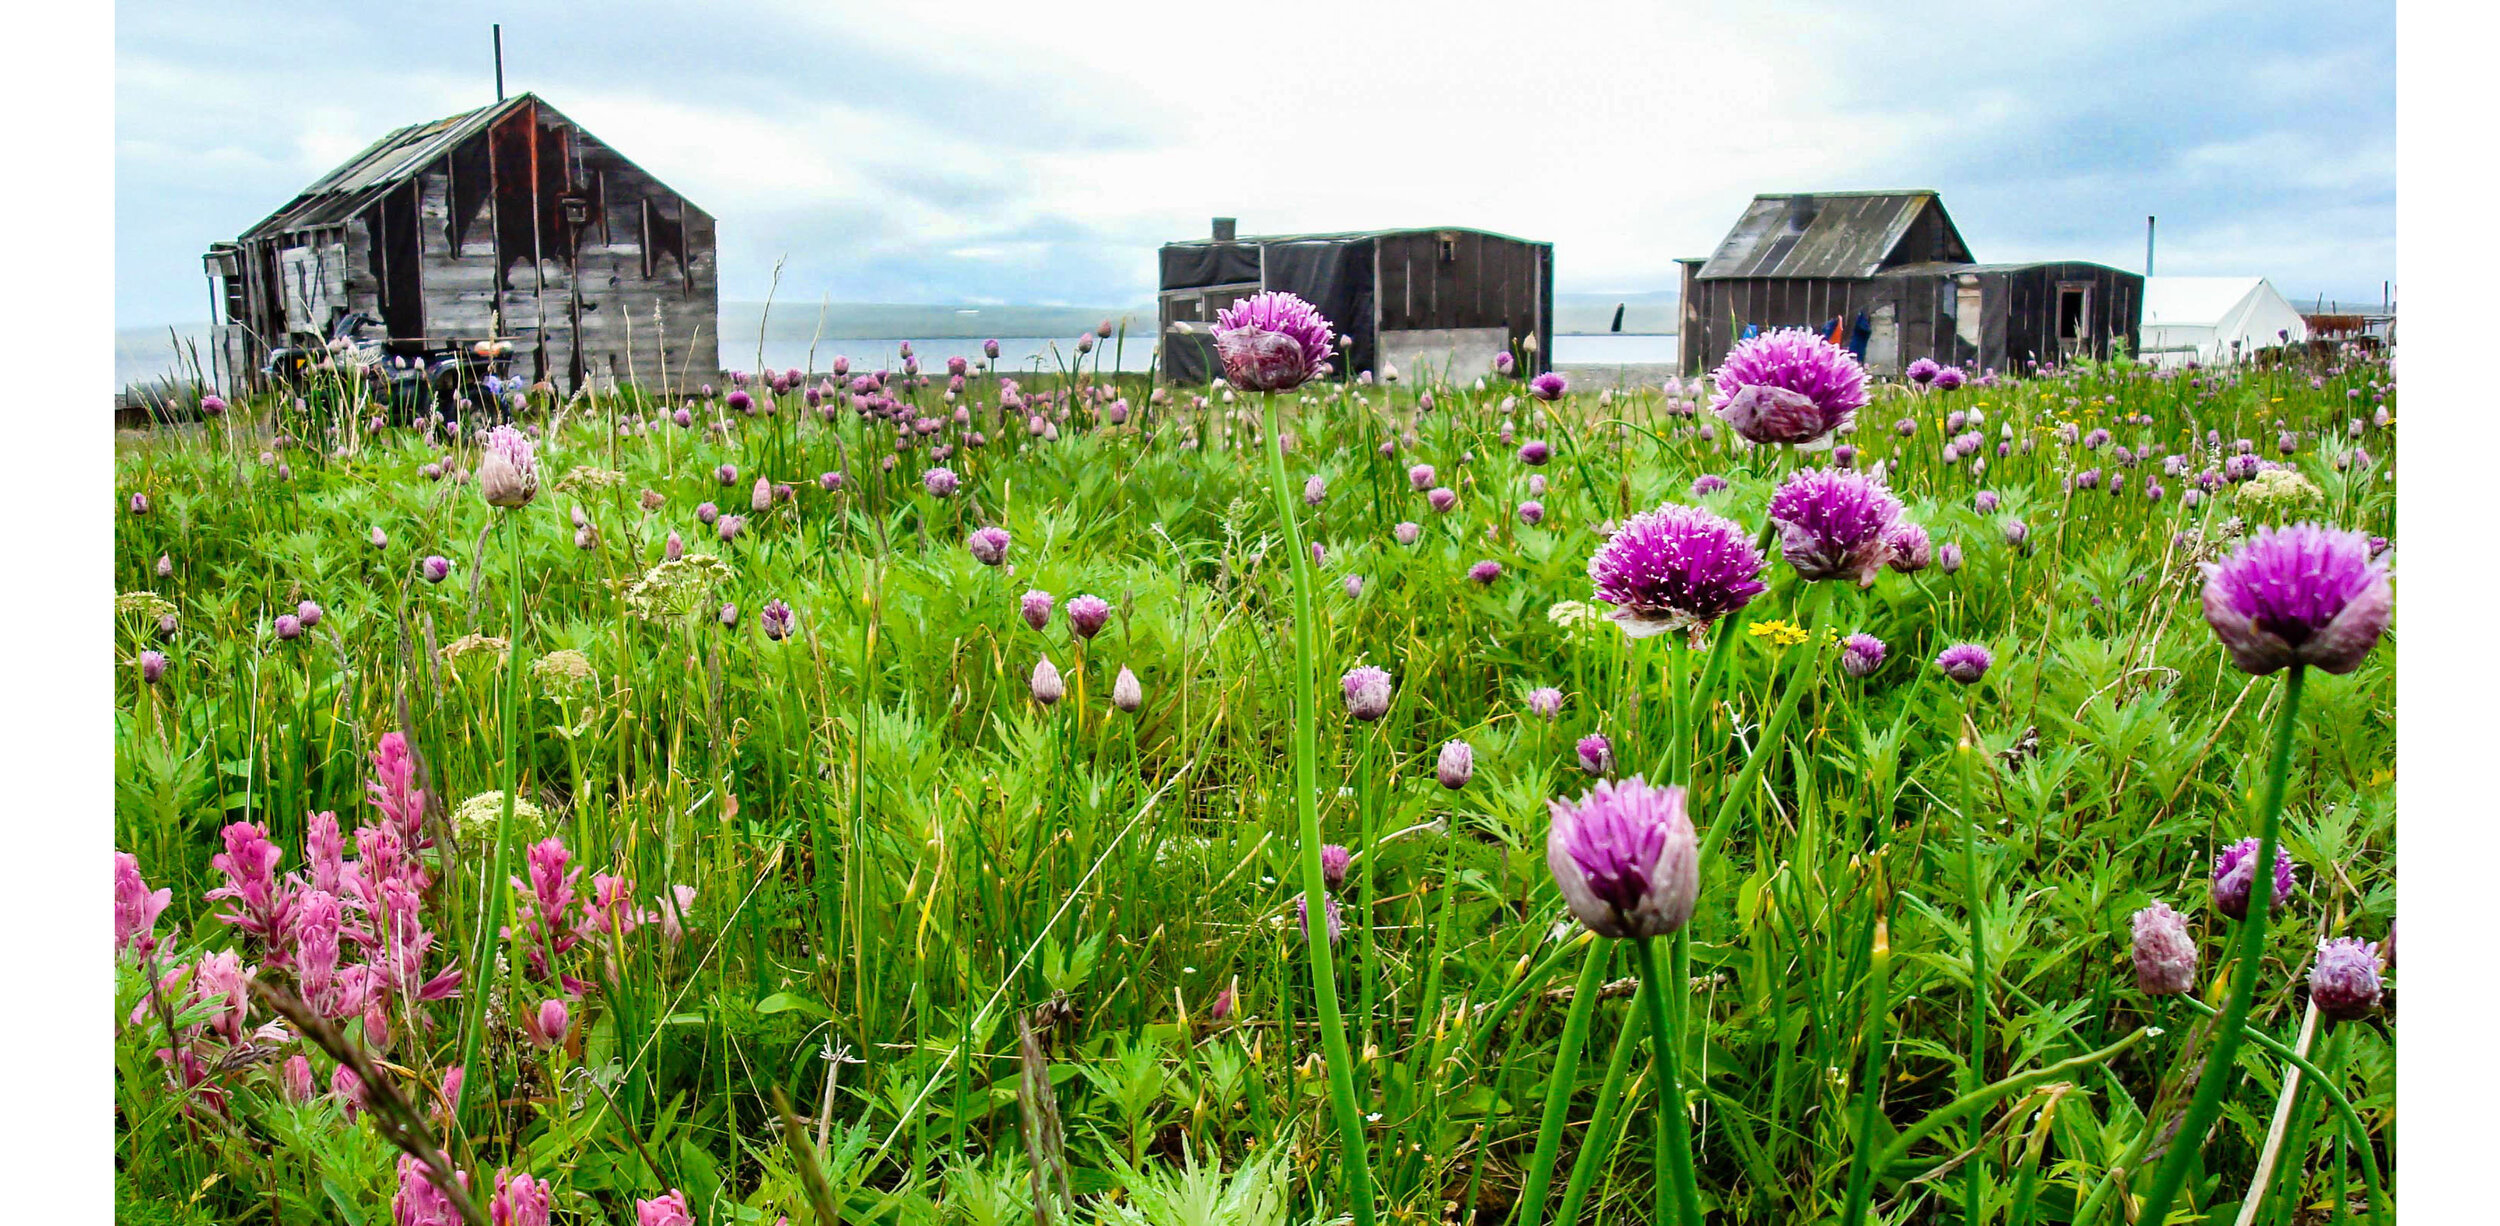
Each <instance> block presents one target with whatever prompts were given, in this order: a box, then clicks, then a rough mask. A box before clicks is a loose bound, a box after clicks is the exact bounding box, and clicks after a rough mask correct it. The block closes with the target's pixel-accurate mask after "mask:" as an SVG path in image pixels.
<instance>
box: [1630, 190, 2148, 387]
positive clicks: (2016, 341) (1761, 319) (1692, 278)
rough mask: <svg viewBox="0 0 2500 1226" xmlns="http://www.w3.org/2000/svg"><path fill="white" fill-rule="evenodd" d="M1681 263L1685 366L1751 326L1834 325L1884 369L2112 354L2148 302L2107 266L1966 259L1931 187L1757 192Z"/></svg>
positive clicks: (2002, 365)
mask: <svg viewBox="0 0 2500 1226" xmlns="http://www.w3.org/2000/svg"><path fill="white" fill-rule="evenodd" d="M1681 263H1682V264H1683V267H1684V276H1683V306H1682V314H1683V321H1682V328H1681V333H1682V334H1681V337H1680V338H1679V342H1678V350H1679V355H1680V357H1681V359H1682V365H1683V370H1684V373H1685V374H1688V375H1694V374H1701V373H1703V372H1705V371H1709V370H1714V369H1716V368H1717V367H1718V365H1719V363H1720V361H1721V360H1723V359H1724V358H1725V357H1726V356H1727V351H1728V350H1729V349H1730V348H1732V347H1733V346H1734V345H1735V343H1736V342H1737V340H1738V339H1740V338H1742V337H1743V336H1744V335H1745V332H1746V329H1748V328H1755V329H1762V330H1768V329H1771V328H1811V329H1816V330H1819V331H1826V332H1837V333H1838V338H1839V339H1840V341H1841V342H1842V343H1844V344H1847V345H1848V346H1849V347H1850V348H1851V349H1852V350H1854V351H1856V352H1857V354H1858V356H1859V358H1860V360H1862V361H1863V362H1865V363H1866V366H1867V369H1868V370H1869V371H1871V372H1872V373H1875V374H1878V375H1899V374H1900V373H1901V371H1902V369H1903V368H1904V367H1906V366H1908V365H1909V364H1910V363H1911V362H1914V361H1917V360H1918V359H1920V358H1933V359H1934V360H1936V361H1938V362H1943V363H1948V364H1951V365H1958V366H1961V367H1964V368H1966V369H1970V370H1974V371H1976V370H1986V369H1994V370H2000V371H2008V372H2017V371H2020V370H2022V369H2024V368H2025V367H2026V366H2027V365H2028V364H2030V363H2032V362H2040V363H2049V362H2057V361H2066V360H2070V359H2075V358H2093V359H2107V358H2108V357H2109V356H2110V355H2111V353H2113V352H2116V351H2118V350H2119V349H2122V348H2123V350H2124V351H2125V352H2127V353H2134V352H2135V351H2136V344H2137V332H2138V327H2139V324H2140V321H2141V318H2142V314H2143V309H2144V278H2143V277H2142V276H2140V275H2138V274H2135V273H2131V272H2126V271H2124V270H2121V269H2117V268H2111V267H2109V266H2107V265H2103V264H2091V263H2085V262H2082V261H2054V262H2051V261H2044V262H2036V263H2025V264H1981V263H1977V262H1975V261H1973V260H1972V258H1971V252H1970V248H1969V246H1968V245H1966V244H1965V243H1964V242H1963V241H1962V233H1961V231H1960V230H1958V229H1956V228H1955V227H1954V224H1953V218H1952V217H1951V216H1950V215H1948V214H1947V213H1946V212H1945V210H1944V202H1943V201H1942V200H1940V199H1938V198H1937V196H1936V193H1934V192H1932V191H1898V192H1808V193H1796V194H1787V195H1765V196H1756V197H1754V199H1753V203H1752V205H1750V206H1748V207H1747V208H1746V210H1745V214H1744V216H1742V217H1740V218H1738V219H1737V222H1736V227H1735V228H1734V229H1732V230H1730V231H1728V234H1727V238H1726V239H1725V240H1724V241H1722V242H1721V243H1720V244H1719V249H1718V251H1717V252H1715V253H1713V254H1712V255H1711V256H1710V257H1709V258H1708V259H1706V260H1705V259H1688V260H1683V261H1681Z"/></svg>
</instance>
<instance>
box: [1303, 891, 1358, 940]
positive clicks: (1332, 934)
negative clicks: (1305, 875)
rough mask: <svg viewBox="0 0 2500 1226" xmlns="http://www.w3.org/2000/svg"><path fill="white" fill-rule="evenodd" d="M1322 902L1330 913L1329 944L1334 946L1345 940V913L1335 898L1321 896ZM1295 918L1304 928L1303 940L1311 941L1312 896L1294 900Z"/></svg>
mask: <svg viewBox="0 0 2500 1226" xmlns="http://www.w3.org/2000/svg"><path fill="white" fill-rule="evenodd" d="M1320 901H1321V903H1322V904H1323V907H1324V909H1325V910H1326V911H1327V913H1328V943H1329V944H1331V945H1334V944H1336V943H1337V942H1339V941H1341V940H1344V939H1345V911H1344V909H1343V908H1341V907H1339V906H1338V905H1337V900H1336V899H1335V898H1333V897H1331V896H1329V895H1327V894H1324V893H1323V894H1321V895H1320ZM1293 917H1294V922H1295V923H1298V924H1300V925H1301V926H1302V939H1303V940H1305V941H1307V940H1310V939H1311V896H1310V895H1309V894H1307V893H1306V894H1302V895H1298V896H1296V897H1295V898H1294V900H1293Z"/></svg>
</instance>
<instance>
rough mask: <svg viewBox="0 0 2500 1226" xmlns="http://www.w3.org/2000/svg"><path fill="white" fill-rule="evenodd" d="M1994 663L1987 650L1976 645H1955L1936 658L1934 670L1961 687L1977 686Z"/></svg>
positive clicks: (1993, 658)
mask: <svg viewBox="0 0 2500 1226" xmlns="http://www.w3.org/2000/svg"><path fill="white" fill-rule="evenodd" d="M1995 662H1996V660H1995V657H1993V656H1990V655H1989V654H1988V649H1987V648H1985V647H1982V646H1980V645H1979V644H1977V643H1955V644H1954V645H1952V646H1951V647H1947V648H1945V649H1944V651H1942V652H1941V653H1939V654H1938V655H1937V656H1936V669H1937V671H1939V672H1941V673H1943V674H1944V675H1945V676H1946V677H1948V678H1950V679H1952V680H1954V681H1957V682H1959V683H1961V684H1963V685H1977V684H1978V683H1979V679H1980V678H1982V677H1985V676H1987V675H1988V666H1989V665H1990V664H1993V663H1995Z"/></svg>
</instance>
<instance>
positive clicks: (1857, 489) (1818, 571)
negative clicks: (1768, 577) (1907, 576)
mask: <svg viewBox="0 0 2500 1226" xmlns="http://www.w3.org/2000/svg"><path fill="white" fill-rule="evenodd" d="M1900 518H1901V500H1900V499H1898V498H1895V497H1893V496H1892V491H1890V490H1888V489H1885V488H1884V485H1883V483H1882V482H1881V481H1878V480H1876V479H1874V478H1873V477H1870V476H1867V475H1864V474H1861V473H1858V472H1856V471H1854V470H1849V469H1834V468H1809V469H1805V470H1803V471H1801V472H1799V473H1797V474H1796V475H1795V476H1792V477H1790V478H1789V479H1788V480H1787V481H1785V482H1782V483H1781V484H1780V487H1779V489H1778V490H1776V491H1774V492H1773V493H1772V495H1771V520H1772V522H1774V523H1776V524H1778V525H1779V528H1780V555H1781V556H1782V557H1785V558H1786V559H1788V564H1789V565H1790V566H1793V567H1795V568H1797V574H1798V576H1799V577H1800V578H1803V579H1807V580H1821V579H1838V578H1842V577H1848V578H1854V579H1856V580H1857V581H1858V585H1859V586H1861V587H1864V586H1867V585H1870V584H1872V583H1874V582H1875V573H1876V572H1877V571H1878V570H1881V569H1882V568H1883V565H1884V562H1885V561H1886V560H1887V559H1888V558H1889V557H1890V556H1891V553H1892V549H1891V546H1890V545H1889V544H1887V543H1886V539H1885V538H1886V537H1887V536H1888V535H1889V534H1890V533H1891V531H1892V527H1893V525H1894V524H1895V523H1897V522H1899V520H1900Z"/></svg>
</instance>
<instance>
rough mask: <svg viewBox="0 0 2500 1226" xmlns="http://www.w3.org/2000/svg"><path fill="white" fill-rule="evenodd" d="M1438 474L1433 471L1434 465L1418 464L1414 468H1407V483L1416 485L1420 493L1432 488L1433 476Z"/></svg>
mask: <svg viewBox="0 0 2500 1226" xmlns="http://www.w3.org/2000/svg"><path fill="white" fill-rule="evenodd" d="M1437 475H1438V474H1436V473H1435V472H1434V471H1433V468H1432V465H1430V464H1418V465H1416V466H1414V467H1413V468H1410V469H1407V470H1406V483H1407V484H1408V485H1411V486H1414V487H1415V492H1416V493H1418V494H1420V493H1423V492H1424V491H1425V490H1428V489H1431V488H1432V482H1433V478H1434V477H1435V476H1437Z"/></svg>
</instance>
